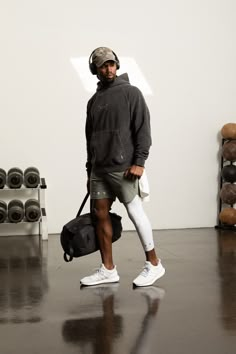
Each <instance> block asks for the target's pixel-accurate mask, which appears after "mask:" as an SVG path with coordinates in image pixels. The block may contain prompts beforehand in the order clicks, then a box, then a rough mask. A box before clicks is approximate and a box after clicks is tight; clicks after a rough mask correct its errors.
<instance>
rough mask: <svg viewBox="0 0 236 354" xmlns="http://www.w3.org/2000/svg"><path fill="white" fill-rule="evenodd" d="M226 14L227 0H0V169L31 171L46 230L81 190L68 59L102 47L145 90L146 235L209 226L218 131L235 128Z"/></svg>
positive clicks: (234, 28) (78, 118) (77, 97)
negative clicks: (131, 63) (136, 75)
mask: <svg viewBox="0 0 236 354" xmlns="http://www.w3.org/2000/svg"><path fill="white" fill-rule="evenodd" d="M235 13H236V2H235V1H234V0H204V1H203V0H165V1H161V0H147V1H145V2H143V1H137V0H136V1H134V0H130V1H124V0H120V1H119V2H118V3H106V2H103V3H101V2H99V1H89V2H85V1H78V0H41V1H36V0H21V1H18V0H8V1H3V0H1V1H0V63H1V65H0V97H1V104H0V117H1V118H0V119H1V125H0V129H1V149H0V161H1V163H0V165H1V166H0V167H2V168H5V169H6V170H8V169H9V168H10V167H13V166H18V167H20V168H22V169H24V168H26V167H28V166H32V165H33V166H36V167H38V168H39V169H40V171H41V175H42V176H43V177H45V178H46V182H47V185H48V190H47V193H46V203H47V214H48V228H49V232H50V233H57V232H60V230H61V227H62V225H63V224H64V223H65V222H66V221H68V220H69V219H71V218H72V217H73V216H74V214H75V213H76V211H77V208H78V206H79V205H80V202H81V201H82V198H83V196H84V195H85V192H86V189H85V186H86V173H85V169H84V164H85V161H86V151H85V137H84V124H85V118H86V104H87V101H88V99H89V98H90V96H91V94H90V93H88V92H86V91H85V89H84V87H83V84H82V82H81V80H80V79H79V76H78V75H77V73H76V71H75V69H74V67H73V66H72V64H71V61H70V59H71V58H75V57H81V56H87V57H88V56H89V55H90V53H91V51H92V50H93V49H94V48H96V47H98V46H103V45H105V46H110V47H111V48H112V49H113V50H114V51H115V52H116V53H117V55H118V56H120V57H132V58H134V59H135V60H136V62H137V63H138V65H139V67H140V69H141V71H142V73H143V74H144V76H145V78H146V80H147V81H148V83H149V85H150V87H151V89H152V91H153V96H147V97H146V100H147V103H148V105H149V108H150V111H151V117H152V136H153V146H152V148H151V151H150V158H149V160H148V163H147V172H148V175H149V180H150V185H151V201H150V202H149V203H146V204H145V209H146V211H147V213H148V214H149V216H150V219H151V222H152V226H153V228H155V229H157V228H158V229H159V228H164V229H165V228H186V227H211V226H214V225H215V224H216V218H217V192H218V172H219V164H218V162H219V156H218V153H219V131H220V129H221V127H222V126H223V125H224V124H225V123H228V122H236V99H235V97H236V66H235V62H236V60H235V59H236V48H235V43H236V38H235V37H236V36H235V34H236V22H235ZM121 67H122V62H121ZM87 70H88V69H87ZM85 210H86V209H85ZM114 211H117V212H120V213H121V214H122V215H123V226H124V228H125V229H132V228H133V227H132V225H131V223H130V222H129V221H128V219H127V217H126V215H125V211H124V209H123V207H122V206H121V205H119V204H118V203H116V205H115V207H114Z"/></svg>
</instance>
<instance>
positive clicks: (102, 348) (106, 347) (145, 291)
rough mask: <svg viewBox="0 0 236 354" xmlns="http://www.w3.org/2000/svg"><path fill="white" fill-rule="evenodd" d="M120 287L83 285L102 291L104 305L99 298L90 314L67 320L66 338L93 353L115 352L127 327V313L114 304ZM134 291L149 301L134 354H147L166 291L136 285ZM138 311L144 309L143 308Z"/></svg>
mask: <svg viewBox="0 0 236 354" xmlns="http://www.w3.org/2000/svg"><path fill="white" fill-rule="evenodd" d="M118 288H119V284H118V283H116V284H103V285H98V286H93V287H81V290H82V291H83V292H93V293H94V294H95V295H98V296H99V297H100V299H101V305H100V307H99V304H98V302H99V300H98V301H96V302H93V303H92V304H91V305H90V306H89V312H88V317H86V318H76V319H69V320H67V321H65V322H64V323H63V326H62V336H63V339H64V341H65V342H67V343H71V344H74V345H77V346H79V347H80V349H81V348H82V351H83V352H85V351H86V350H90V351H89V353H91V354H111V353H113V349H114V345H115V343H116V341H118V340H119V339H120V337H122V334H123V332H124V327H125V324H124V319H125V315H124V316H122V315H120V314H119V315H118V314H116V313H115V306H114V304H115V300H116V295H117V290H118ZM133 291H134V293H135V295H136V294H139V295H140V296H142V297H143V299H144V301H145V303H146V307H145V308H146V310H145V313H144V317H143V319H142V322H141V326H138V328H140V331H139V333H137V335H136V340H135V342H134V344H133V345H132V348H131V351H130V354H139V353H140V354H141V353H142V354H143V353H145V352H147V351H146V349H147V343H148V340H149V334H150V332H151V331H150V330H151V328H152V325H153V321H154V319H155V317H156V315H157V313H158V308H159V304H160V300H161V299H162V298H163V297H164V294H165V291H164V290H163V289H161V288H158V287H155V286H151V287H146V288H134V290H133ZM134 303H135V298H134ZM134 306H135V304H134ZM118 310H119V309H118ZM137 311H138V312H140V308H138V309H137ZM99 312H101V313H102V315H101V316H99ZM92 313H96V315H95V316H91V314H92ZM136 326H137V324H134V328H136Z"/></svg>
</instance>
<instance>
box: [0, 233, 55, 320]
mask: <svg viewBox="0 0 236 354" xmlns="http://www.w3.org/2000/svg"><path fill="white" fill-rule="evenodd" d="M46 251H47V250H46V249H45V243H44V245H43V243H42V241H41V240H40V238H39V237H38V236H36V237H35V236H21V237H15V236H11V237H2V238H1V248H0V284H1V286H0V324H4V323H23V322H29V323H35V322H40V321H41V317H40V312H39V306H40V304H41V301H42V298H43V296H44V294H45V292H46V291H47V290H48V280H47V272H46V265H47V252H46Z"/></svg>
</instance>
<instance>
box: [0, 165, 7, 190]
mask: <svg viewBox="0 0 236 354" xmlns="http://www.w3.org/2000/svg"><path fill="white" fill-rule="evenodd" d="M6 179H7V174H6V171H5V170H4V169H3V168H0V189H3V188H4V186H5V184H6Z"/></svg>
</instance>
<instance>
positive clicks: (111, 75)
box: [97, 60, 117, 83]
mask: <svg viewBox="0 0 236 354" xmlns="http://www.w3.org/2000/svg"><path fill="white" fill-rule="evenodd" d="M116 70H117V67H116V63H115V62H114V61H112V60H108V61H105V63H104V64H103V65H102V66H100V68H97V76H98V78H99V80H101V81H102V82H107V83H109V82H112V81H114V80H115V78H116Z"/></svg>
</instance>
